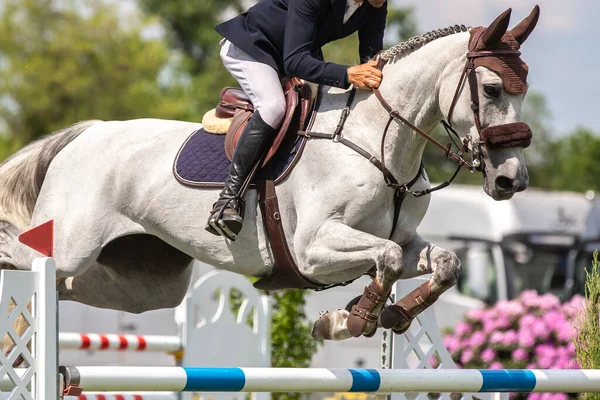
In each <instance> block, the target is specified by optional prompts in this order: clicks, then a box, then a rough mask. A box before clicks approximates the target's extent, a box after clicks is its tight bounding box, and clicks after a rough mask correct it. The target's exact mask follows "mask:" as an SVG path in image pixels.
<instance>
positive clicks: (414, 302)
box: [380, 235, 462, 334]
mask: <svg viewBox="0 0 600 400" xmlns="http://www.w3.org/2000/svg"><path fill="white" fill-rule="evenodd" d="M402 248H403V250H404V264H405V265H406V268H405V270H404V274H403V275H402V276H401V277H400V279H407V278H412V277H415V276H419V275H424V274H428V273H431V274H432V275H431V278H430V279H429V280H428V281H427V282H425V283H423V284H422V285H420V286H419V287H417V288H416V289H415V290H413V291H412V292H411V293H409V294H408V295H406V296H404V297H403V298H402V299H400V300H399V301H397V302H396V303H394V304H392V305H390V306H388V307H385V308H384V309H383V310H382V312H381V315H380V322H381V326H382V327H383V328H385V329H392V330H393V331H394V333H397V334H402V333H404V332H406V331H407V330H408V328H409V327H410V324H411V323H412V321H413V319H414V318H415V317H416V316H417V315H418V314H419V313H421V312H423V311H424V310H425V309H426V308H428V307H430V306H431V305H433V303H434V302H435V301H436V300H437V299H438V298H439V297H440V296H441V294H442V293H444V292H445V291H446V290H448V289H450V288H451V287H452V286H454V285H455V284H456V283H457V282H458V278H459V277H460V273H461V270H462V265H461V262H460V260H459V259H458V257H457V255H456V254H455V253H454V252H452V251H450V250H446V249H443V248H441V247H438V246H436V245H434V244H431V243H429V242H427V241H425V240H424V239H423V238H422V237H421V236H419V235H416V236H415V237H414V238H413V240H412V241H410V242H409V243H408V244H406V245H404V246H403V247H402Z"/></svg>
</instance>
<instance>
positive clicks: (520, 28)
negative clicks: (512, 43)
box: [509, 5, 540, 44]
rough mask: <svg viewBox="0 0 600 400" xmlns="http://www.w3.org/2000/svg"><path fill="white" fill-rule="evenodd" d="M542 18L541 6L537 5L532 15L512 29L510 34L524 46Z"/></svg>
mask: <svg viewBox="0 0 600 400" xmlns="http://www.w3.org/2000/svg"><path fill="white" fill-rule="evenodd" d="M539 18H540V6H538V5H536V6H535V7H533V10H532V11H531V14H529V15H528V16H527V18H525V19H524V20H523V21H521V22H519V24H518V25H517V26H515V27H514V28H512V29H511V30H510V31H509V32H510V34H511V35H513V37H514V38H515V39H516V41H517V42H519V44H523V42H524V41H525V40H527V38H528V37H529V34H530V33H531V32H532V31H533V28H535V26H536V24H537V22H538V19H539Z"/></svg>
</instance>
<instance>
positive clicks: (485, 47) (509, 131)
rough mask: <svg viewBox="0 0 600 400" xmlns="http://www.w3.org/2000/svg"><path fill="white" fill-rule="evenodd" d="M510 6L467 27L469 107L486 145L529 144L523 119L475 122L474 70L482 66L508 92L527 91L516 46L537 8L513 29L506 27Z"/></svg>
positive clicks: (525, 70) (529, 27) (533, 20)
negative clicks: (484, 124) (494, 123)
mask: <svg viewBox="0 0 600 400" xmlns="http://www.w3.org/2000/svg"><path fill="white" fill-rule="evenodd" d="M511 11H512V10H511V9H510V8H509V9H508V10H506V11H505V12H504V13H502V14H501V15H500V16H498V18H496V19H495V20H494V22H492V23H491V24H490V26H489V27H487V28H486V27H477V28H474V29H472V30H471V39H470V41H469V52H468V54H467V67H466V68H467V71H468V72H467V75H470V76H469V84H470V86H471V97H472V102H473V105H472V108H473V111H474V113H475V121H476V125H477V129H478V131H479V135H480V140H481V142H482V143H484V144H485V145H486V147H488V148H498V147H528V146H529V145H530V144H531V137H532V134H531V129H530V128H529V125H527V124H525V123H523V122H516V123H510V124H503V125H497V126H489V127H486V128H483V129H482V127H481V125H480V122H479V98H478V91H477V81H476V78H475V69H476V68H477V67H486V68H489V69H490V70H492V71H494V72H495V73H497V74H498V75H499V76H500V78H501V79H502V84H503V86H504V89H505V90H506V91H507V92H508V93H510V94H525V93H527V73H528V67H527V64H526V63H525V62H524V61H523V60H522V59H521V52H520V51H519V49H520V48H521V45H522V44H523V42H525V40H526V39H527V38H528V37H529V35H530V34H531V32H532V31H533V29H534V28H535V26H536V24H537V22H538V19H539V16H540V8H539V6H537V5H536V6H535V7H534V8H533V11H531V13H530V14H529V16H527V17H526V18H525V19H524V20H523V21H521V22H520V23H519V24H518V25H517V26H515V27H514V28H513V29H510V30H509V29H508V24H509V22H510V14H511Z"/></svg>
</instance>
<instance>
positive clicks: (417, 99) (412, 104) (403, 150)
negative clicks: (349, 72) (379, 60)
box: [353, 33, 468, 183]
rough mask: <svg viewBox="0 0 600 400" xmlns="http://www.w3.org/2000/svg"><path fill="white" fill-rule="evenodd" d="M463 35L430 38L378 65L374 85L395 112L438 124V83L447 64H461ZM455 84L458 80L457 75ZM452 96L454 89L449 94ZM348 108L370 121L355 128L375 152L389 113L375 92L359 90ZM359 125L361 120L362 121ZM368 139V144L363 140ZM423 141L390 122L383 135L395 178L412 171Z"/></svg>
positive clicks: (425, 124)
mask: <svg viewBox="0 0 600 400" xmlns="http://www.w3.org/2000/svg"><path fill="white" fill-rule="evenodd" d="M467 41H468V34H466V33H462V34H456V35H451V36H448V37H443V38H439V39H436V40H434V41H432V42H431V43H429V44H427V45H425V46H424V47H422V48H421V49H419V50H417V51H414V52H412V53H411V54H408V55H407V56H405V57H403V58H399V59H398V60H395V61H394V60H392V61H390V62H389V63H388V64H387V65H386V66H385V67H384V69H383V75H384V78H383V81H382V84H381V87H380V88H379V90H380V92H381V94H382V95H383V98H384V99H385V100H386V101H387V102H388V103H389V104H390V105H391V106H392V108H393V109H394V110H397V111H398V112H399V113H400V115H401V116H402V117H404V118H406V119H407V120H408V121H410V122H411V123H413V124H414V125H415V126H417V127H419V128H421V129H422V130H424V131H425V132H431V130H432V129H433V128H434V127H435V125H436V124H437V123H439V121H440V119H441V117H442V113H441V110H440V107H439V95H438V94H439V88H440V82H441V79H442V77H445V76H447V75H448V74H447V73H445V71H446V70H447V69H448V68H454V67H457V68H458V69H460V67H461V66H462V63H463V62H464V61H463V60H464V56H465V54H466V45H467ZM457 83H458V79H457ZM452 95H454V93H452ZM359 98H362V99H364V100H365V101H359V102H358V103H357V105H356V107H355V110H354V111H353V114H354V118H358V119H363V120H366V121H369V128H368V129H365V128H364V126H363V128H362V129H357V130H355V131H354V132H353V134H358V135H360V136H362V138H361V142H363V143H364V144H365V145H366V146H367V147H368V148H369V150H370V151H374V153H372V154H380V152H381V151H380V145H381V140H382V136H383V132H384V130H385V125H386V123H387V122H388V119H389V116H388V114H387V112H386V111H385V109H384V108H383V106H382V105H381V104H380V103H379V101H378V100H377V98H376V97H375V96H374V95H369V93H364V92H363V93H361V94H360V95H359ZM363 125H364V124H363ZM367 143H368V144H367ZM426 144H427V140H426V139H425V138H423V137H422V136H421V135H419V134H418V133H416V132H414V131H412V130H411V129H410V128H408V127H407V126H405V125H404V124H401V123H399V122H392V123H391V125H390V128H389V130H388V133H387V137H386V139H385V163H386V167H387V168H388V169H389V170H390V171H391V172H392V173H393V174H394V176H395V177H396V179H397V180H398V181H399V182H401V183H402V182H409V181H411V180H412V179H413V178H414V177H415V176H416V174H417V172H418V170H419V166H420V163H421V158H422V155H423V150H424V148H425V145H426Z"/></svg>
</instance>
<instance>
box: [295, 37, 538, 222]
mask: <svg viewBox="0 0 600 400" xmlns="http://www.w3.org/2000/svg"><path fill="white" fill-rule="evenodd" d="M482 33H483V30H479V31H475V32H474V34H473V36H472V37H471V40H470V42H469V50H468V52H467V55H466V57H467V60H466V62H465V67H464V69H463V72H462V74H461V77H460V79H459V82H458V85H457V87H456V91H455V94H454V98H453V100H452V103H451V105H450V109H449V112H448V120H447V121H446V120H444V119H442V120H441V123H442V125H443V126H444V128H445V129H446V131H447V132H448V135H449V137H450V138H451V139H452V141H453V142H454V139H453V138H452V135H454V136H456V137H457V138H458V139H459V140H460V136H459V135H458V133H457V132H456V130H455V129H454V128H453V127H452V124H451V121H452V115H453V113H454V109H455V107H456V104H457V102H458V98H459V97H460V92H461V90H462V88H463V87H464V85H465V82H468V84H469V88H470V95H471V109H472V110H473V118H474V122H475V127H476V128H477V132H478V133H479V138H476V139H473V138H472V137H471V135H470V134H467V135H466V136H465V138H464V139H463V140H462V143H461V145H460V146H459V145H458V144H457V143H456V142H454V144H455V145H457V147H459V150H458V151H457V152H453V151H452V150H451V149H452V143H449V144H448V145H446V146H444V145H443V144H442V143H440V142H439V141H438V140H436V139H435V138H433V137H432V136H431V135H429V134H428V133H427V132H425V131H423V130H422V129H420V128H419V127H417V126H415V125H414V124H413V123H411V122H410V121H408V120H407V119H406V118H404V117H402V115H400V113H399V112H398V111H397V110H394V109H393V108H392V106H391V105H390V104H389V103H388V102H387V101H386V100H385V99H384V98H383V95H382V94H381V92H380V91H379V89H373V93H374V94H375V97H376V98H377V100H378V101H379V103H380V104H381V105H382V106H383V108H384V109H385V110H386V111H387V113H388V116H389V119H388V121H387V124H386V126H385V129H384V131H383V135H382V138H381V146H380V148H381V149H380V159H377V158H376V157H375V156H373V155H371V154H370V153H369V152H367V151H366V150H365V149H363V148H362V147H360V146H358V145H357V144H355V143H353V142H352V141H350V140H349V139H346V138H345V137H344V136H343V135H342V131H343V128H344V124H345V123H346V120H347V119H348V116H349V115H350V107H351V105H352V103H353V101H354V96H355V94H356V87H352V89H351V91H350V95H349V97H348V101H347V103H346V106H345V107H344V109H343V110H342V114H341V116H340V120H339V122H338V125H337V127H336V129H335V131H334V133H321V132H310V131H299V132H298V134H299V135H300V136H304V137H306V138H318V139H331V140H332V141H333V142H336V143H341V144H343V145H345V146H347V147H349V148H351V149H352V150H354V151H356V152H357V153H358V154H360V155H362V156H363V157H365V158H366V159H367V160H369V161H370V162H371V163H372V164H373V165H374V166H375V167H376V168H378V169H379V170H380V171H381V173H382V174H383V179H384V181H385V183H386V185H387V186H388V187H390V188H392V189H394V190H395V193H396V196H395V199H396V200H395V207H394V221H393V229H392V232H393V231H394V228H395V226H396V224H397V221H398V216H399V213H400V206H401V204H402V201H403V200H404V197H405V196H406V193H410V194H411V195H413V196H415V197H421V196H424V195H427V194H429V193H432V192H434V191H436V190H440V189H442V188H444V187H447V186H449V185H450V184H451V183H452V182H453V181H454V179H455V178H456V176H457V175H458V172H459V171H460V169H461V168H462V167H464V168H466V169H468V170H470V171H483V159H482V156H481V147H482V146H486V147H488V148H494V147H515V146H520V147H527V146H529V144H530V142H531V130H530V129H529V126H528V125H527V124H525V123H522V122H515V123H509V124H502V125H496V126H492V127H486V128H483V129H482V126H481V120H480V116H479V93H478V86H477V74H476V72H475V64H474V60H475V59H476V58H478V57H519V56H520V54H521V53H520V52H519V51H517V50H505V49H502V50H500V49H497V50H486V51H473V48H474V46H475V45H476V44H477V42H478V40H479V38H480V37H481V34H482ZM386 63H387V60H386V59H384V58H381V57H378V58H377V68H378V69H380V70H383V67H384V66H385V64H386ZM393 121H398V122H400V123H402V124H404V125H406V126H407V127H409V128H410V129H411V130H413V131H414V132H416V133H418V134H419V135H421V136H422V137H424V138H425V139H427V140H428V141H429V142H431V143H433V144H434V145H435V146H436V147H439V148H440V149H441V150H442V151H444V154H445V156H446V158H449V159H451V160H452V161H454V162H456V163H457V168H456V170H455V172H454V174H453V175H452V176H451V178H450V179H448V180H446V181H445V182H443V183H442V184H440V185H438V186H435V187H433V188H429V189H425V190H420V191H413V190H411V187H412V185H413V184H414V183H415V182H416V181H417V180H418V178H419V177H420V176H421V174H422V170H423V166H422V165H421V168H420V169H419V173H418V174H417V176H415V178H414V179H413V180H412V181H410V182H408V183H399V182H398V180H397V179H396V178H395V177H394V176H393V174H392V173H391V171H390V170H389V169H387V167H386V166H385V140H386V137H387V134H388V131H389V128H390V126H391V123H392V122H393ZM469 148H471V149H472V156H471V157H472V160H471V162H469V161H467V160H465V159H464V158H463V155H464V154H465V153H468V152H469Z"/></svg>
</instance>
